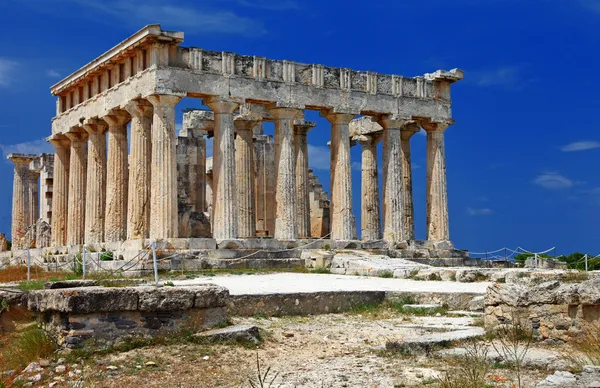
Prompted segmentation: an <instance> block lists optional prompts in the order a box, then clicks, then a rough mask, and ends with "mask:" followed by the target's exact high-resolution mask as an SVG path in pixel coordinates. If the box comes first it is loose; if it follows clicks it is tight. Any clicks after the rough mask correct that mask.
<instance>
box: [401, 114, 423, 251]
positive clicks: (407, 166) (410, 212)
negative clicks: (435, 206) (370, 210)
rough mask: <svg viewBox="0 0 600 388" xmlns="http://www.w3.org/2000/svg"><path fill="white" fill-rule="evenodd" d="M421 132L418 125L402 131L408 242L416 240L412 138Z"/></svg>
mask: <svg viewBox="0 0 600 388" xmlns="http://www.w3.org/2000/svg"><path fill="white" fill-rule="evenodd" d="M417 132H419V127H418V125H416V123H415V124H414V125H407V126H405V127H404V129H403V130H402V131H400V137H401V140H402V146H401V151H402V182H403V184H402V192H403V193H404V230H405V232H406V235H405V239H406V240H414V239H415V209H414V205H413V191H412V164H411V160H410V138H411V137H412V136H413V135H414V134H415V133H417Z"/></svg>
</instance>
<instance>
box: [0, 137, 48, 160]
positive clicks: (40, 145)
mask: <svg viewBox="0 0 600 388" xmlns="http://www.w3.org/2000/svg"><path fill="white" fill-rule="evenodd" d="M0 150H2V156H3V159H4V160H6V157H7V156H8V155H9V154H42V153H53V152H54V147H52V145H51V144H50V143H48V142H47V141H46V139H45V138H42V139H37V140H32V141H28V142H25V143H19V144H0Z"/></svg>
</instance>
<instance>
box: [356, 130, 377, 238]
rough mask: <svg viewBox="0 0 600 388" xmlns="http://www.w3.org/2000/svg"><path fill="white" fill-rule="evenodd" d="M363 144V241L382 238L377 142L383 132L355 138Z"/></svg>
mask: <svg viewBox="0 0 600 388" xmlns="http://www.w3.org/2000/svg"><path fill="white" fill-rule="evenodd" d="M354 139H355V140H356V141H358V142H359V143H360V145H361V146H362V170H361V173H362V182H361V191H362V202H361V205H362V206H361V214H362V218H361V224H362V225H361V226H362V233H361V238H362V240H363V241H373V240H379V239H381V212H380V211H379V182H378V180H379V173H378V170H377V143H379V141H380V140H381V133H374V134H372V135H360V136H356V137H355V138H354Z"/></svg>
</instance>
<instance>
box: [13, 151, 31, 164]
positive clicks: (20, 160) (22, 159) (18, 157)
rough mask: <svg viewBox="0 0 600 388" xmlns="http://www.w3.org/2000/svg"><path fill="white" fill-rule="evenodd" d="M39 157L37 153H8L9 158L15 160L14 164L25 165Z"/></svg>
mask: <svg viewBox="0 0 600 388" xmlns="http://www.w3.org/2000/svg"><path fill="white" fill-rule="evenodd" d="M36 158H37V155H35V154H17V153H13V154H8V156H7V159H8V160H10V161H11V162H13V163H14V164H18V165H24V164H30V163H31V162H32V161H33V160H35V159H36Z"/></svg>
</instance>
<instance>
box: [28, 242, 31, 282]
mask: <svg viewBox="0 0 600 388" xmlns="http://www.w3.org/2000/svg"><path fill="white" fill-rule="evenodd" d="M30 280H31V252H29V249H28V250H27V281H30Z"/></svg>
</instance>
